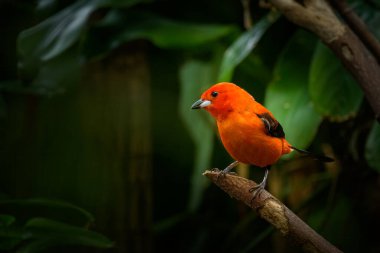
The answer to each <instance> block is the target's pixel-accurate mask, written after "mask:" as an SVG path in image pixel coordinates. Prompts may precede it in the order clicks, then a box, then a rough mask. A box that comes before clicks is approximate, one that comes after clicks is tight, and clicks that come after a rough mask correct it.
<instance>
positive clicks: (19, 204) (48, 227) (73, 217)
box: [0, 199, 113, 253]
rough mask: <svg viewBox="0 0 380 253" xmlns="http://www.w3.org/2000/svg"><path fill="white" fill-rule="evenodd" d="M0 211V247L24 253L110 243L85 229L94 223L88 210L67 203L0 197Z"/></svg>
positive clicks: (104, 245)
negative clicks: (4, 198)
mask: <svg viewBox="0 0 380 253" xmlns="http://www.w3.org/2000/svg"><path fill="white" fill-rule="evenodd" d="M0 210H1V212H2V214H0V250H4V251H11V250H14V251H17V252H22V253H26V252H41V251H42V250H44V249H46V248H51V247H57V246H62V245H82V246H91V247H97V248H110V247H112V246H113V243H112V242H111V241H110V240H109V239H108V238H106V237H104V236H103V235H101V234H98V233H96V232H93V231H91V230H89V229H88V227H89V226H90V225H92V224H93V222H94V218H93V216H92V215H91V214H90V213H88V212H87V211H85V210H83V209H81V208H79V207H76V206H74V205H72V204H69V203H66V202H62V201H57V200H48V199H26V200H1V201H0ZM25 210H27V211H28V212H25ZM8 214H12V215H8ZM42 217H44V218H42ZM47 217H49V218H47ZM52 218H54V219H52ZM62 221H65V222H62Z"/></svg>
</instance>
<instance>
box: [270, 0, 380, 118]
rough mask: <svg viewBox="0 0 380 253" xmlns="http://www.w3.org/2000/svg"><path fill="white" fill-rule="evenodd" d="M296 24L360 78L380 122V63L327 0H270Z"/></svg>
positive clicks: (355, 76)
mask: <svg viewBox="0 0 380 253" xmlns="http://www.w3.org/2000/svg"><path fill="white" fill-rule="evenodd" d="M270 2H271V3H272V4H273V6H274V7H275V8H277V9H278V10H279V11H280V12H281V13H282V14H283V15H284V16H286V17H287V18H288V19H289V20H290V21H292V22H293V23H295V24H297V25H299V26H302V27H304V28H306V29H309V30H311V31H312V32H314V33H315V34H316V35H317V36H318V37H319V38H320V39H321V40H322V41H323V42H324V43H325V44H326V45H327V46H328V47H329V48H330V49H331V50H332V51H333V52H334V53H335V54H336V56H337V57H338V58H339V59H340V60H341V62H342V63H343V65H344V66H345V67H346V69H347V70H348V71H350V72H351V74H352V76H353V77H354V78H355V79H356V80H357V81H358V83H359V84H360V86H361V88H362V90H363V91H364V94H365V95H366V98H367V100H368V102H369V103H370V105H371V107H372V110H373V111H374V113H375V118H376V119H377V121H378V122H380V99H379V97H380V85H379V83H380V65H379V63H378V62H377V61H376V59H375V58H374V57H373V55H372V54H371V53H370V52H369V51H368V50H367V48H366V47H365V46H364V45H363V43H362V41H361V40H360V39H359V38H358V37H357V36H356V35H355V33H354V32H352V30H351V29H350V28H349V27H348V26H346V25H344V24H343V23H342V22H341V21H340V20H339V19H338V17H337V16H336V15H335V14H334V12H333V10H332V8H331V6H330V5H329V4H328V3H327V2H326V0H304V1H303V5H301V4H300V3H299V2H298V1H296V0H270Z"/></svg>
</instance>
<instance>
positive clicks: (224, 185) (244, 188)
mask: <svg viewBox="0 0 380 253" xmlns="http://www.w3.org/2000/svg"><path fill="white" fill-rule="evenodd" d="M203 175H205V176H206V177H208V178H209V179H210V180H211V181H212V182H213V183H215V184H216V185H217V186H219V187H220V188H221V189H222V190H223V191H225V192H226V193H228V194H229V195H230V196H231V197H233V198H235V199H237V200H240V201H242V202H244V203H245V204H246V205H247V206H249V207H251V208H252V209H253V210H255V211H256V212H257V214H258V215H259V216H260V217H261V218H263V219H265V220H266V221H268V222H269V223H271V224H272V225H273V226H274V227H276V228H277V229H278V230H279V231H280V232H281V233H282V234H283V235H284V236H285V237H286V238H288V239H289V240H291V241H292V242H294V243H296V244H297V245H299V246H301V247H302V248H303V250H304V251H305V252H313V253H316V252H320V253H322V252H323V253H338V252H342V251H340V250H339V249H337V248H336V247H335V246H333V245H332V244H331V243H329V242H328V241H327V240H326V239H324V238H323V237H322V236H320V235H319V234H318V233H316V232H315V231H314V230H313V229H312V228H310V227H309V226H308V225H307V224H306V223H304V222H303V221H302V220H301V219H300V218H299V217H298V216H297V215H295V214H294V213H293V212H292V211H291V210H289V209H288V208H287V207H286V206H285V205H284V204H283V203H281V202H280V201H279V200H278V199H276V198H275V197H273V196H272V195H271V194H270V193H268V192H267V191H265V190H263V191H262V192H261V194H260V195H259V196H258V197H256V198H255V199H254V200H252V193H251V192H249V190H250V189H251V188H252V187H254V186H256V185H257V184H256V183H255V182H253V181H250V180H248V179H246V178H242V177H238V176H233V175H229V174H227V175H226V176H225V177H223V178H220V179H219V180H217V178H218V175H219V172H214V171H206V172H205V173H203Z"/></svg>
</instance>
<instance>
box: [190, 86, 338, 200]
mask: <svg viewBox="0 0 380 253" xmlns="http://www.w3.org/2000/svg"><path fill="white" fill-rule="evenodd" d="M191 109H204V110H206V111H208V112H209V113H210V114H211V116H212V117H213V118H214V119H215V120H216V124H217V127H218V132H219V135H220V139H221V141H222V144H223V146H224V147H225V149H226V150H227V152H228V153H229V154H230V156H231V157H232V158H233V159H234V162H232V163H231V164H230V165H228V166H227V167H226V168H225V169H224V170H222V171H220V174H219V175H226V174H227V173H231V170H232V169H233V168H234V167H236V166H237V165H238V164H239V163H244V164H249V165H255V166H257V167H262V168H264V169H265V174H264V177H263V180H262V181H261V182H260V183H259V184H257V185H256V186H255V187H253V188H252V189H250V192H252V193H253V199H254V198H255V197H256V196H258V195H259V194H260V192H261V191H262V190H263V189H265V186H266V184H267V180H268V173H269V170H270V168H271V166H272V165H273V164H275V163H276V162H277V161H278V160H279V159H280V157H281V156H283V155H285V154H288V153H290V152H292V151H293V150H296V151H298V152H299V153H301V154H303V155H306V156H310V157H313V158H315V159H317V160H320V161H322V162H332V161H333V159H332V158H330V157H327V156H324V155H315V154H313V153H311V152H309V151H306V150H302V149H298V148H296V147H294V146H292V145H291V144H290V143H289V142H288V141H287V140H286V139H285V133H284V130H283V128H282V126H281V124H280V123H279V122H278V121H277V120H276V118H275V117H274V115H273V114H272V113H271V112H270V111H269V110H268V109H267V108H265V107H264V106H263V105H262V104H260V103H259V102H257V101H256V100H255V99H254V97H253V96H252V95H251V94H249V93H248V92H247V91H245V90H244V89H243V88H241V87H239V86H238V85H236V84H234V83H229V82H221V83H217V84H215V85H213V86H211V87H210V88H209V89H207V90H206V91H205V92H203V94H202V95H201V98H200V99H199V100H197V101H196V102H195V103H193V105H192V106H191ZM219 175H218V179H219Z"/></svg>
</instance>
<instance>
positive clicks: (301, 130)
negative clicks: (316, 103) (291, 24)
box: [265, 30, 321, 149]
mask: <svg viewBox="0 0 380 253" xmlns="http://www.w3.org/2000/svg"><path fill="white" fill-rule="evenodd" d="M315 41H316V39H315V37H314V36H312V35H310V33H307V32H304V31H302V30H300V31H298V32H296V33H295V35H294V36H293V37H292V39H291V40H290V41H289V42H288V44H287V45H286V47H285V48H284V51H283V52H282V54H281V55H280V57H279V59H278V62H277V64H276V66H275V69H274V77H273V80H272V82H271V83H270V84H269V85H268V88H267V92H266V96H265V106H266V107H267V108H268V109H269V110H270V111H271V112H272V113H273V114H274V116H275V117H276V118H277V120H278V121H279V122H280V123H281V125H282V127H283V128H284V132H285V134H286V139H287V140H288V141H289V142H290V143H291V144H292V145H294V146H295V147H298V148H301V149H302V148H306V147H308V146H309V145H310V143H311V142H312V140H313V139H314V136H315V134H316V132H317V129H318V126H319V124H320V122H321V117H320V116H319V115H318V113H317V112H316V111H315V109H314V107H313V104H312V103H311V100H310V97H309V95H308V89H307V81H308V71H309V65H310V61H311V57H312V53H313V52H312V48H313V46H314V45H315Z"/></svg>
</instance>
